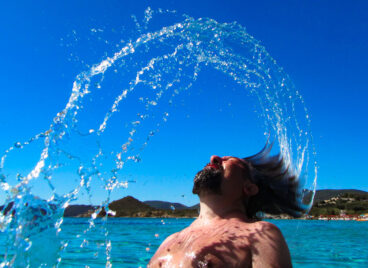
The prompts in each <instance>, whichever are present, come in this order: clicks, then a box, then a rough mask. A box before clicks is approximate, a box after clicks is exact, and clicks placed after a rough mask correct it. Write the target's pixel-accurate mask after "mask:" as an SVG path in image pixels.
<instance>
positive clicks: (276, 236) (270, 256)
mask: <svg viewBox="0 0 368 268" xmlns="http://www.w3.org/2000/svg"><path fill="white" fill-rule="evenodd" d="M252 229H253V232H252V233H253V240H254V241H252V242H253V243H252V262H253V267H291V258H290V252H289V248H288V246H287V244H286V241H285V238H284V236H283V235H282V233H281V231H280V229H279V228H278V227H277V226H276V225H274V224H272V223H270V222H266V221H259V222H255V223H253V228H252Z"/></svg>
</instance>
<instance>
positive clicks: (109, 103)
mask: <svg viewBox="0 0 368 268" xmlns="http://www.w3.org/2000/svg"><path fill="white" fill-rule="evenodd" d="M169 15H170V16H174V17H175V20H176V22H174V23H172V24H170V25H168V26H167V25H166V26H163V25H161V24H164V23H161V24H160V23H158V24H157V22H156V23H155V24H154V26H152V29H151V28H150V23H151V20H153V19H155V16H157V18H158V21H159V22H160V16H169ZM133 19H134V21H135V24H136V26H137V31H136V33H135V34H136V35H137V36H131V37H130V39H129V41H126V42H123V46H122V47H121V48H120V49H118V50H117V51H114V52H112V53H111V55H110V56H108V57H106V58H105V59H103V60H102V61H101V62H100V63H98V64H95V65H93V66H92V67H91V68H89V69H88V70H87V71H84V72H82V73H80V74H79V75H78V76H77V77H76V79H75V81H74V83H73V88H72V92H71V95H70V97H69V100H68V102H67V104H66V106H65V108H64V109H63V110H62V111H61V112H59V113H58V114H57V115H56V116H55V118H54V119H53V122H52V123H51V124H50V127H49V129H48V130H46V131H44V132H42V133H40V134H38V135H36V136H34V137H32V138H31V139H29V140H28V141H25V142H16V143H14V145H13V146H11V147H10V148H9V149H8V150H7V151H6V152H5V154H4V155H3V156H2V158H1V162H0V186H1V189H2V191H3V193H4V194H5V196H6V202H5V204H6V205H5V206H4V208H3V211H2V213H1V214H0V228H1V230H2V232H3V233H4V234H6V235H7V236H8V239H7V241H8V242H7V243H8V244H7V245H6V246H5V253H4V255H3V256H4V259H3V261H2V264H1V265H2V266H3V267H6V266H12V265H14V266H17V265H18V266H19V265H20V266H27V265H29V266H32V265H34V264H35V263H37V264H39V265H41V264H42V265H46V266H52V265H58V264H60V263H61V262H62V255H63V252H64V251H66V250H67V249H68V244H69V242H70V241H61V240H60V241H59V240H58V233H59V232H60V231H61V230H62V214H63V210H64V209H65V208H66V207H67V206H68V204H69V203H70V202H72V201H74V200H77V199H78V198H79V197H80V195H81V194H82V193H86V194H87V195H88V196H89V198H92V197H93V193H94V190H95V189H94V188H96V187H97V186H96V187H93V183H94V182H96V181H97V182H98V183H99V184H100V186H102V187H103V188H104V190H105V193H106V199H105V200H104V201H103V202H102V203H101V204H100V206H99V207H98V208H97V209H96V211H95V212H94V213H92V215H91V219H90V221H89V227H88V228H87V229H86V230H85V231H84V232H83V234H80V235H79V236H78V238H82V237H84V238H83V239H82V241H83V242H82V243H81V245H80V246H81V247H87V246H91V247H92V248H93V247H94V248H95V250H96V253H95V255H94V256H95V257H96V256H97V255H99V254H100V255H101V254H103V255H105V258H106V266H107V267H110V266H111V263H112V261H113V260H111V247H112V244H111V241H110V239H109V236H108V232H107V228H106V224H107V223H106V222H107V215H114V212H113V211H109V208H108V204H109V202H110V196H111V193H112V191H113V190H116V189H117V188H119V187H123V188H126V187H128V184H129V180H128V179H124V178H126V176H125V175H124V173H123V171H124V167H125V165H126V164H127V163H131V162H133V163H138V162H140V158H141V152H142V150H143V149H144V148H145V147H146V146H147V144H148V142H149V141H150V139H151V137H152V136H154V135H155V134H156V133H157V132H158V131H159V129H160V127H161V126H162V124H164V123H165V122H166V121H167V120H168V118H169V112H168V110H169V108H168V107H170V106H171V105H173V104H174V103H175V100H176V98H177V96H178V95H180V94H181V93H182V92H186V91H188V90H189V89H190V88H192V87H193V85H194V84H195V82H196V81H197V80H198V78H199V77H200V76H201V73H202V72H205V70H211V71H213V72H217V73H219V74H221V75H224V76H226V77H227V78H228V79H229V81H232V83H233V84H234V85H236V87H237V88H240V89H241V90H244V91H246V92H247V93H249V94H250V95H252V96H253V97H254V99H255V100H257V104H256V106H257V115H256V116H258V117H259V119H258V120H259V121H260V122H261V123H262V124H263V129H264V133H265V138H266V137H268V136H269V135H271V136H272V137H275V138H276V143H277V145H278V148H279V150H280V151H281V154H282V155H283V157H284V159H285V160H286V161H287V163H288V164H289V165H290V167H291V168H293V169H294V170H295V172H296V173H297V174H298V175H300V177H301V179H302V181H303V182H304V184H305V192H306V193H308V194H309V197H310V193H314V191H315V186H316V179H317V165H316V162H315V150H314V148H313V141H312V136H311V134H310V129H309V128H310V127H309V126H310V119H309V116H308V112H307V110H306V108H305V105H304V101H303V99H302V97H301V95H300V94H299V92H298V91H297V90H296V89H295V87H294V85H293V84H292V82H291V80H290V79H289V77H288V76H287V75H286V74H285V73H284V71H283V70H282V68H280V67H279V66H278V65H277V63H276V61H275V60H274V59H273V58H272V57H271V56H270V55H269V54H268V53H267V51H266V50H265V48H264V47H263V46H262V45H261V44H260V43H259V42H258V41H257V40H256V39H254V38H253V37H252V36H250V35H249V34H248V33H247V32H246V30H245V29H244V27H242V26H241V25H239V24H238V23H219V22H216V21H215V20H213V19H209V18H199V19H194V18H191V17H189V16H183V17H180V16H179V15H177V14H176V13H175V12H172V11H162V10H157V11H153V10H151V9H150V8H148V9H147V10H146V11H145V16H144V18H143V20H142V21H141V22H140V21H139V20H138V19H137V18H136V17H133ZM158 25H159V26H158ZM98 31H99V30H97V29H91V32H93V33H97V32H98ZM101 31H102V30H101ZM171 120H175V118H172V119H171ZM143 126H145V127H143ZM116 133H119V135H116ZM36 142H39V143H42V144H43V146H42V150H41V152H40V156H39V159H38V161H37V162H36V164H35V165H34V167H33V168H32V169H31V170H30V171H29V172H28V174H27V175H26V176H22V175H20V174H17V176H16V179H13V178H12V177H11V176H10V175H8V173H7V172H6V163H7V158H8V157H9V156H10V155H11V154H12V153H14V152H16V151H19V150H24V148H26V147H28V146H31V144H34V143H36ZM75 170H77V172H75ZM70 171H73V174H74V175H75V176H76V180H75V184H74V185H70V188H67V189H65V187H64V186H63V187H64V188H63V187H61V186H60V185H61V184H63V181H62V179H61V177H62V176H61V174H63V172H70ZM60 181H61V182H60ZM42 183H43V184H46V187H48V189H49V190H50V196H49V197H48V198H47V201H46V200H43V199H39V198H37V197H36V195H35V193H33V190H32V187H34V185H37V184H42ZM305 202H307V203H308V202H311V199H310V198H309V199H308V200H307V199H306V200H305ZM102 209H104V210H105V211H106V212H107V213H106V217H105V219H104V223H103V224H102V225H99V226H98V227H97V226H96V224H95V219H96V218H97V215H98V214H99V213H100V212H101V211H102ZM163 223H164V222H163ZM96 228H100V229H99V231H101V232H103V233H104V235H105V241H104V242H103V243H100V244H96V245H94V246H93V245H89V244H88V239H87V236H88V234H89V233H90V232H91V231H92V230H96ZM45 239H46V240H47V239H52V241H53V243H50V244H51V245H52V246H50V247H51V248H48V250H49V252H48V253H45V254H42V255H40V254H34V253H33V252H37V251H39V250H40V249H41V248H42V245H43V244H44V243H47V241H44V240H45ZM102 248H104V250H102ZM96 254H97V255H96ZM37 256H38V257H37ZM39 256H43V257H45V256H47V257H45V258H43V259H40V258H39Z"/></svg>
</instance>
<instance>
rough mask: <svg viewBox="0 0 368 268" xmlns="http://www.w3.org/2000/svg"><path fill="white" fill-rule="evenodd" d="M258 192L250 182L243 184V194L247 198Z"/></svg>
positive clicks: (255, 186) (256, 187)
mask: <svg viewBox="0 0 368 268" xmlns="http://www.w3.org/2000/svg"><path fill="white" fill-rule="evenodd" d="M258 190H259V189H258V186H257V185H256V184H254V183H252V182H250V181H249V180H247V181H246V182H244V186H243V192H244V194H246V195H247V196H253V195H256V194H257V193H258Z"/></svg>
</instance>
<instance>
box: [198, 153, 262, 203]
mask: <svg viewBox="0 0 368 268" xmlns="http://www.w3.org/2000/svg"><path fill="white" fill-rule="evenodd" d="M250 176H251V174H250V169H249V166H248V164H247V162H246V161H245V160H243V159H240V158H237V157H233V156H224V157H219V156H216V155H213V156H212V157H211V158H210V162H209V164H207V165H206V166H205V167H204V168H203V169H202V170H201V171H199V172H198V173H197V175H196V176H195V178H194V185H193V193H194V194H198V196H199V197H200V198H201V197H203V196H206V195H219V196H222V198H223V199H224V201H230V202H231V201H236V200H237V199H239V200H244V199H247V198H249V197H250V196H253V195H255V194H256V193H257V192H258V187H257V185H255V184H254V183H253V182H252V181H251V179H250Z"/></svg>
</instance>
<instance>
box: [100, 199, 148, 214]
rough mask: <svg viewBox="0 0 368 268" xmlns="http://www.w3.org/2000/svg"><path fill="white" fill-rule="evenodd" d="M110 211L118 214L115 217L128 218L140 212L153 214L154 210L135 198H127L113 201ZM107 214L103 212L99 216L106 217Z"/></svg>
mask: <svg viewBox="0 0 368 268" xmlns="http://www.w3.org/2000/svg"><path fill="white" fill-rule="evenodd" d="M109 209H111V210H113V211H115V212H116V214H115V217H128V216H132V215H135V214H139V213H140V212H151V211H152V210H154V208H152V207H150V206H149V205H147V204H145V203H143V202H141V201H139V200H138V199H136V198H134V197H133V196H127V197H124V198H122V199H119V200H116V201H113V202H111V203H110V204H109ZM104 215H105V212H104V211H102V212H101V213H100V215H99V216H104Z"/></svg>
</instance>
